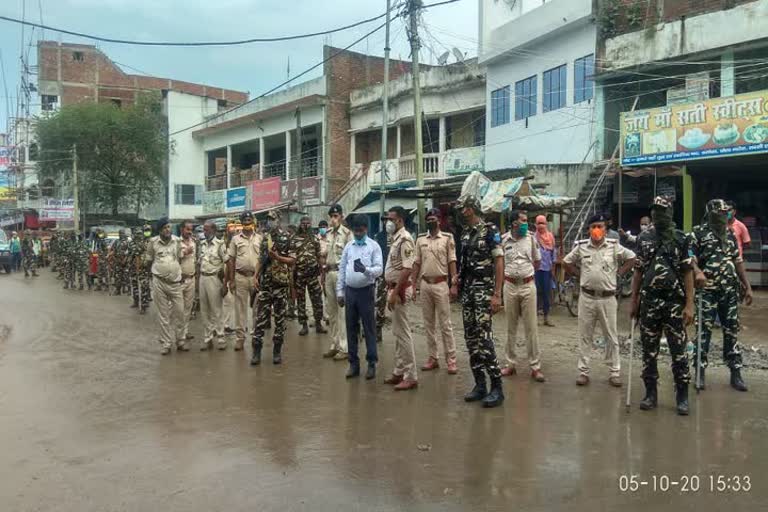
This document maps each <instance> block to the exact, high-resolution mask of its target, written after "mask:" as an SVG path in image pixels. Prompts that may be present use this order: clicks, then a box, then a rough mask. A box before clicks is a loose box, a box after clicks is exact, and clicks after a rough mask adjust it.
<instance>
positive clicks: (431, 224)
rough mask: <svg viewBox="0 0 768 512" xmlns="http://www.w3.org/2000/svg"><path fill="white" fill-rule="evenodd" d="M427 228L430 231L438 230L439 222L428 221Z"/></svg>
mask: <svg viewBox="0 0 768 512" xmlns="http://www.w3.org/2000/svg"><path fill="white" fill-rule="evenodd" d="M427 228H428V229H437V221H436V220H428V221H427Z"/></svg>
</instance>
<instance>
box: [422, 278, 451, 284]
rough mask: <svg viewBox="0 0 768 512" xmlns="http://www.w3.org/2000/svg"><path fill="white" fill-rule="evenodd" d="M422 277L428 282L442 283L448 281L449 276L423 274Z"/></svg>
mask: <svg viewBox="0 0 768 512" xmlns="http://www.w3.org/2000/svg"><path fill="white" fill-rule="evenodd" d="M421 278H422V279H423V280H424V281H426V282H428V283H429V284H440V283H444V282H446V281H448V276H439V277H427V276H421Z"/></svg>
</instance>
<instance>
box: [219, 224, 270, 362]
mask: <svg viewBox="0 0 768 512" xmlns="http://www.w3.org/2000/svg"><path fill="white" fill-rule="evenodd" d="M240 223H241V225H242V231H241V232H240V233H238V234H236V235H235V236H233V237H232V240H231V241H230V242H229V248H228V249H227V256H228V259H227V285H228V287H229V291H230V292H232V294H233V295H234V296H235V337H236V340H235V351H239V350H243V345H244V344H245V333H246V331H247V330H248V303H249V302H250V300H251V293H252V292H253V291H254V289H255V288H254V287H255V282H256V272H257V271H258V270H259V250H260V247H261V239H262V238H261V234H259V233H256V232H255V229H256V226H255V224H254V223H253V215H252V214H251V212H244V213H242V214H241V215H240Z"/></svg>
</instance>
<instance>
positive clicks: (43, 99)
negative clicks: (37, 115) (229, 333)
mask: <svg viewBox="0 0 768 512" xmlns="http://www.w3.org/2000/svg"><path fill="white" fill-rule="evenodd" d="M58 102H59V97H58V96H56V95H53V94H42V95H41V96H40V109H41V110H44V111H46V112H50V111H52V110H55V109H56V104H57V103H58Z"/></svg>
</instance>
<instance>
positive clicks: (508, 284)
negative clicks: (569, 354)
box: [501, 210, 546, 382]
mask: <svg viewBox="0 0 768 512" xmlns="http://www.w3.org/2000/svg"><path fill="white" fill-rule="evenodd" d="M501 247H502V249H503V250H504V281H505V282H504V311H505V313H506V317H507V347H506V356H507V366H506V368H504V369H503V370H501V374H502V375H503V376H505V377H510V376H512V375H516V374H517V353H516V347H517V326H518V324H519V323H520V322H521V321H522V323H523V333H524V334H525V343H526V348H527V352H528V365H529V366H530V368H531V378H532V379H533V380H535V381H536V382H545V381H546V378H545V377H544V374H543V373H542V371H541V353H540V352H539V328H538V325H537V318H536V314H537V306H536V304H537V303H536V283H535V282H534V280H535V272H536V269H537V268H538V266H539V263H540V262H541V253H540V252H539V245H538V243H537V242H536V238H535V237H534V236H533V235H532V234H531V233H529V232H528V215H527V214H526V213H525V212H522V211H519V210H512V211H510V212H509V232H508V233H504V236H503V237H501Z"/></svg>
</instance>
